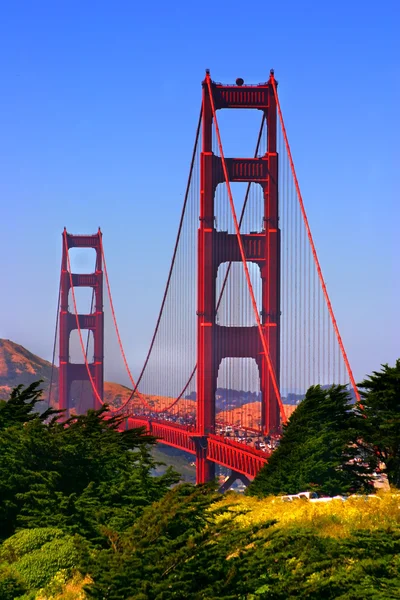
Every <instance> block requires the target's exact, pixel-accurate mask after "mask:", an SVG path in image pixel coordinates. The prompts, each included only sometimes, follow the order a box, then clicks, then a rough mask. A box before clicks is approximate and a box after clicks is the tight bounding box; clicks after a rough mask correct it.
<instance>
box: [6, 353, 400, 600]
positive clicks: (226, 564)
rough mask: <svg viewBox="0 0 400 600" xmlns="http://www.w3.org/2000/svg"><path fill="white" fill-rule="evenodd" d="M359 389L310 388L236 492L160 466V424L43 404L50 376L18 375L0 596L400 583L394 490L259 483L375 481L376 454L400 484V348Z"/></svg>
mask: <svg viewBox="0 0 400 600" xmlns="http://www.w3.org/2000/svg"><path fill="white" fill-rule="evenodd" d="M361 390H362V407H361V406H360V407H354V406H351V404H350V400H349V398H348V396H347V392H346V390H345V389H344V388H343V387H340V386H336V387H332V388H330V389H329V390H323V389H321V388H320V387H318V386H317V387H313V388H310V390H309V391H308V392H307V395H306V398H305V400H304V401H303V403H302V404H301V405H300V406H299V407H298V408H297V409H296V411H295V413H294V414H293V415H292V417H291V418H290V420H289V422H288V424H287V425H286V426H285V428H284V433H283V438H282V441H281V445H280V447H279V448H278V449H277V450H276V451H275V453H274V454H273V457H272V458H271V460H270V462H269V464H268V465H267V466H266V467H265V469H264V470H263V471H261V472H260V474H259V476H258V477H257V478H256V479H255V480H254V482H253V484H252V485H251V486H250V488H249V490H248V494H249V496H247V497H240V496H238V495H236V494H232V493H230V494H226V495H225V496H222V495H220V494H218V493H217V492H216V490H215V486H214V485H209V486H198V487H196V486H191V485H189V484H184V485H175V484H177V483H178V480H179V476H178V475H177V474H176V473H174V472H173V471H172V470H171V469H169V470H168V471H167V472H166V473H165V474H164V475H163V476H161V477H153V476H152V471H153V469H154V466H155V465H154V461H153V460H152V458H151V448H152V445H153V444H154V443H155V439H154V438H152V437H149V436H147V435H146V434H145V433H144V431H143V430H129V431H128V430H122V431H120V429H121V425H122V424H123V420H122V419H121V418H120V417H113V416H111V415H110V414H109V413H108V412H107V410H106V409H101V410H99V411H90V412H89V413H88V414H87V415H82V416H77V417H72V418H70V419H66V420H65V419H64V420H63V419H62V416H61V415H60V414H59V413H57V412H55V411H53V410H51V409H50V410H48V411H46V412H45V413H43V414H42V415H39V414H38V413H36V412H35V405H36V404H37V402H38V401H39V400H40V391H39V384H33V385H31V386H30V387H28V388H25V389H24V388H22V387H19V388H16V389H15V390H14V392H13V393H12V395H11V397H10V399H9V401H8V402H0V455H1V461H0V536H1V542H2V543H1V546H0V599H2V600H16V599H17V598H19V599H21V600H33V599H37V600H38V599H42V600H46V599H48V600H50V598H52V599H61V598H64V599H67V600H68V599H69V600H73V599H78V598H97V599H110V600H119V599H121V600H122V599H126V600H128V599H137V600H145V599H146V600H147V599H148V600H169V599H171V600H172V599H179V598H182V599H186V598H189V599H190V598H193V599H199V600H200V599H204V600H206V599H207V600H213V599H215V600H216V599H222V600H228V599H236V598H239V599H246V600H256V599H260V598H261V599H262V598H271V599H272V598H273V599H281V598H282V599H286V598H292V597H293V598H295V597H299V598H316V599H317V598H342V599H349V600H350V599H358V598H359V599H360V600H361V599H362V600H364V598H371V599H372V598H374V599H375V598H397V597H398V598H400V594H399V592H398V590H399V589H400V578H399V566H400V511H399V502H398V498H397V497H396V496H393V497H392V495H391V494H389V495H388V496H387V498H382V499H381V500H375V499H374V501H375V504H374V505H373V506H372V507H371V502H372V500H369V501H368V502H366V501H365V500H364V499H363V498H360V499H359V500H357V499H355V500H348V501H346V502H348V503H349V504H348V507H349V510H348V511H347V512H346V502H345V503H344V504H343V506H342V503H341V505H340V508H339V507H338V505H336V506H337V508H335V507H334V506H333V504H332V503H330V506H329V507H328V506H327V505H326V506H321V505H318V506H317V505H311V504H309V503H308V502H305V503H304V504H303V503H302V502H300V504H299V505H298V506H297V507H294V506H293V504H292V503H291V504H285V503H283V502H282V501H281V500H280V499H279V498H271V497H268V498H263V499H261V500H260V499H258V498H257V497H259V498H261V497H264V496H269V495H270V494H279V493H282V492H286V493H295V492H298V491H301V490H304V489H315V490H317V491H318V492H319V493H329V494H334V493H349V492H360V493H363V492H368V491H369V490H370V489H371V483H372V473H373V471H374V470H375V469H376V467H377V465H378V463H380V462H384V463H385V465H386V472H387V474H388V476H389V480H390V483H391V484H393V485H398V483H399V460H400V361H398V362H397V363H396V366H395V367H389V366H384V367H383V370H382V371H381V372H379V373H374V374H373V375H372V376H371V377H370V378H368V379H367V380H366V381H365V382H363V384H362V387H361ZM174 485H175V487H173V486H174ZM171 488H172V489H171ZM251 494H252V495H253V497H251V496H250V495H251ZM254 496H256V497H254ZM350 509H351V510H350ZM296 510H297V511H298V514H295V511H296ZM344 523H345V525H344Z"/></svg>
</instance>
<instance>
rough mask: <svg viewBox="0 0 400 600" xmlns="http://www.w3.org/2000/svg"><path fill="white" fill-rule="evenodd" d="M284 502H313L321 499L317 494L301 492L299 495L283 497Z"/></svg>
mask: <svg viewBox="0 0 400 600" xmlns="http://www.w3.org/2000/svg"><path fill="white" fill-rule="evenodd" d="M281 499H282V502H292V501H293V500H304V499H305V500H311V499H313V500H314V501H315V499H319V498H318V494H316V493H315V492H299V493H298V494H288V495H287V496H281Z"/></svg>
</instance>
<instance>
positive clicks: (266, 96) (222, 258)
mask: <svg viewBox="0 0 400 600" xmlns="http://www.w3.org/2000/svg"><path fill="white" fill-rule="evenodd" d="M211 94H212V97H211ZM221 108H253V109H254V108H255V109H259V110H262V111H263V112H264V115H265V119H266V122H267V136H268V138H267V142H268V146H267V153H266V155H265V156H264V157H262V158H261V159H254V158H247V159H246V158H227V159H226V160H225V161H224V160H223V159H222V158H220V157H217V156H215V155H214V154H213V152H212V128H213V110H214V109H221ZM276 123H277V115H276V101H275V95H274V90H273V88H272V86H271V82H268V83H265V84H262V85H259V86H242V87H237V86H223V85H221V84H216V83H214V82H211V80H210V78H209V73H207V76H206V80H205V81H204V82H203V103H202V153H201V162H200V165H201V166H200V169H201V172H200V227H199V233H198V236H199V237H198V304H197V306H198V311H197V315H198V327H197V430H198V434H199V438H198V442H197V451H196V456H197V465H198V468H197V482H198V483H203V482H205V481H209V480H210V479H213V477H214V470H213V467H212V465H211V462H212V461H213V460H214V458H212V457H214V454H212V453H211V454H210V452H208V447H209V446H210V444H211V442H210V440H211V437H210V436H212V435H213V434H214V428H215V391H216V385H217V376H218V367H219V364H220V362H221V360H222V358H223V357H228V356H236V357H246V356H250V357H252V358H254V359H255V360H256V362H257V364H258V367H259V371H260V379H261V385H260V387H261V392H262V426H263V430H264V431H265V432H270V431H274V430H275V431H276V430H277V429H278V427H279V425H280V415H279V405H278V399H277V397H276V393H275V390H274V386H273V383H275V384H277V385H279V358H280V232H279V228H278V157H277V152H276ZM226 176H227V177H228V181H246V182H254V183H258V184H259V185H261V187H262V189H263V195H264V230H263V233H262V234H247V235H246V236H243V247H244V248H245V250H246V251H247V252H248V253H249V260H251V261H253V262H256V263H257V264H259V266H260V270H261V279H262V313H261V325H262V330H263V335H264V336H265V338H266V341H267V344H268V345H267V347H268V348H269V353H270V360H271V363H272V369H273V372H274V373H275V376H276V381H275V382H273V381H272V378H271V375H270V372H269V369H268V365H267V361H266V360H265V357H264V353H263V348H262V347H261V346H260V344H258V343H254V338H255V335H254V328H249V327H240V328H239V327H236V328H235V332H234V331H233V328H228V327H224V328H221V327H218V326H217V325H216V321H215V317H216V275H217V270H218V266H219V264H221V263H222V262H227V261H235V260H236V261H237V260H240V253H239V249H238V244H237V240H236V243H235V241H234V239H233V238H234V237H236V236H230V235H228V234H226V233H221V232H217V231H216V230H215V225H214V223H215V219H214V195H215V190H216V186H217V184H218V183H220V182H223V181H225V177H226ZM223 236H225V238H226V240H225V241H226V244H224V245H222V244H221V243H218V242H219V241H222V237H223ZM221 247H222V248H223V254H222V250H219V251H217V248H221ZM228 329H232V331H231V332H228V331H227V330H228ZM228 333H229V334H230V333H232V334H233V333H234V338H236V339H238V341H239V342H238V343H237V344H235V349H234V351H233V352H232V351H231V352H230V351H229V348H228V344H227V343H226V342H225V341H224V339H225V338H227V337H228ZM229 338H230V335H229ZM210 448H214V450H215V451H216V446H215V445H214V446H212V444H211V446H210ZM232 452H233V451H232ZM237 452H238V453H240V452H239V450H237ZM238 456H239V454H238ZM236 470H238V471H240V469H236ZM240 472H242V471H240Z"/></svg>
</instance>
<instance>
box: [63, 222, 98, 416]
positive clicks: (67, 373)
mask: <svg viewBox="0 0 400 600" xmlns="http://www.w3.org/2000/svg"><path fill="white" fill-rule="evenodd" d="M70 248H93V249H94V250H95V251H96V267H95V272H94V273H88V274H86V273H85V274H81V273H71V267H70V260H69V250H70ZM72 286H73V287H74V288H77V287H91V288H93V290H94V299H95V305H94V312H93V313H91V314H73V313H72V312H70V311H69V309H68V303H69V301H70V302H71V303H72V304H74V305H75V306H74V309H75V313H76V303H75V296H74V295H73V294H72V293H71V295H72V298H70V297H69V295H70V290H71V287H72ZM72 291H73V290H71V292H72ZM74 329H79V330H82V329H89V330H90V331H92V333H93V341H94V359H93V362H91V363H86V362H84V363H82V364H74V363H71V362H70V352H69V349H70V335H71V331H73V330H74ZM59 364H60V368H59V407H60V409H66V410H67V411H68V412H69V409H70V406H71V386H72V383H73V382H74V381H89V382H90V383H91V384H92V385H91V388H92V389H93V387H94V389H95V390H96V392H97V394H95V393H94V391H92V408H99V407H100V405H101V404H100V400H102V399H103V392H104V313H103V269H102V252H101V231H100V229H99V231H98V232H97V233H96V234H94V235H72V234H70V233H67V231H66V229H64V232H63V251H62V266H61V296H60V351H59ZM99 399H100V400H99Z"/></svg>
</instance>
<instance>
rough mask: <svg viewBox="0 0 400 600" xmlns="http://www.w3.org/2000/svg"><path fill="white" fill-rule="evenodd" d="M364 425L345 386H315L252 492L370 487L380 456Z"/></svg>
mask: <svg viewBox="0 0 400 600" xmlns="http://www.w3.org/2000/svg"><path fill="white" fill-rule="evenodd" d="M361 426H362V417H360V416H359V415H358V414H357V413H356V412H355V411H354V407H353V406H352V405H351V400H350V396H349V394H348V391H347V390H346V387H345V386H341V385H334V386H332V387H330V388H329V389H323V388H322V387H321V386H319V385H317V386H312V387H310V388H309V390H308V391H307V393H306V396H305V398H304V400H303V401H302V402H301V404H300V405H299V406H298V407H297V408H296V410H295V411H294V413H293V414H292V415H291V417H290V419H289V421H288V423H287V424H286V425H284V427H283V435H282V439H281V442H280V445H279V447H278V448H277V449H276V450H275V451H274V453H273V454H272V456H271V457H270V459H269V461H268V463H267V464H266V465H265V466H264V467H263V468H262V469H261V471H260V472H259V473H258V475H257V477H256V478H255V479H254V481H253V482H252V483H251V485H250V486H249V488H248V492H247V493H249V494H250V495H255V496H260V497H261V496H268V495H273V494H281V493H286V494H296V493H298V492H300V491H304V490H314V491H316V492H318V493H319V494H327V495H330V496H335V495H337V494H343V493H348V492H357V491H368V490H370V489H371V488H372V483H371V473H372V470H373V467H374V456H373V453H372V452H371V451H370V450H369V449H368V448H367V447H366V445H365V444H364V443H363V441H362V440H361V439H360V431H361Z"/></svg>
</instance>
